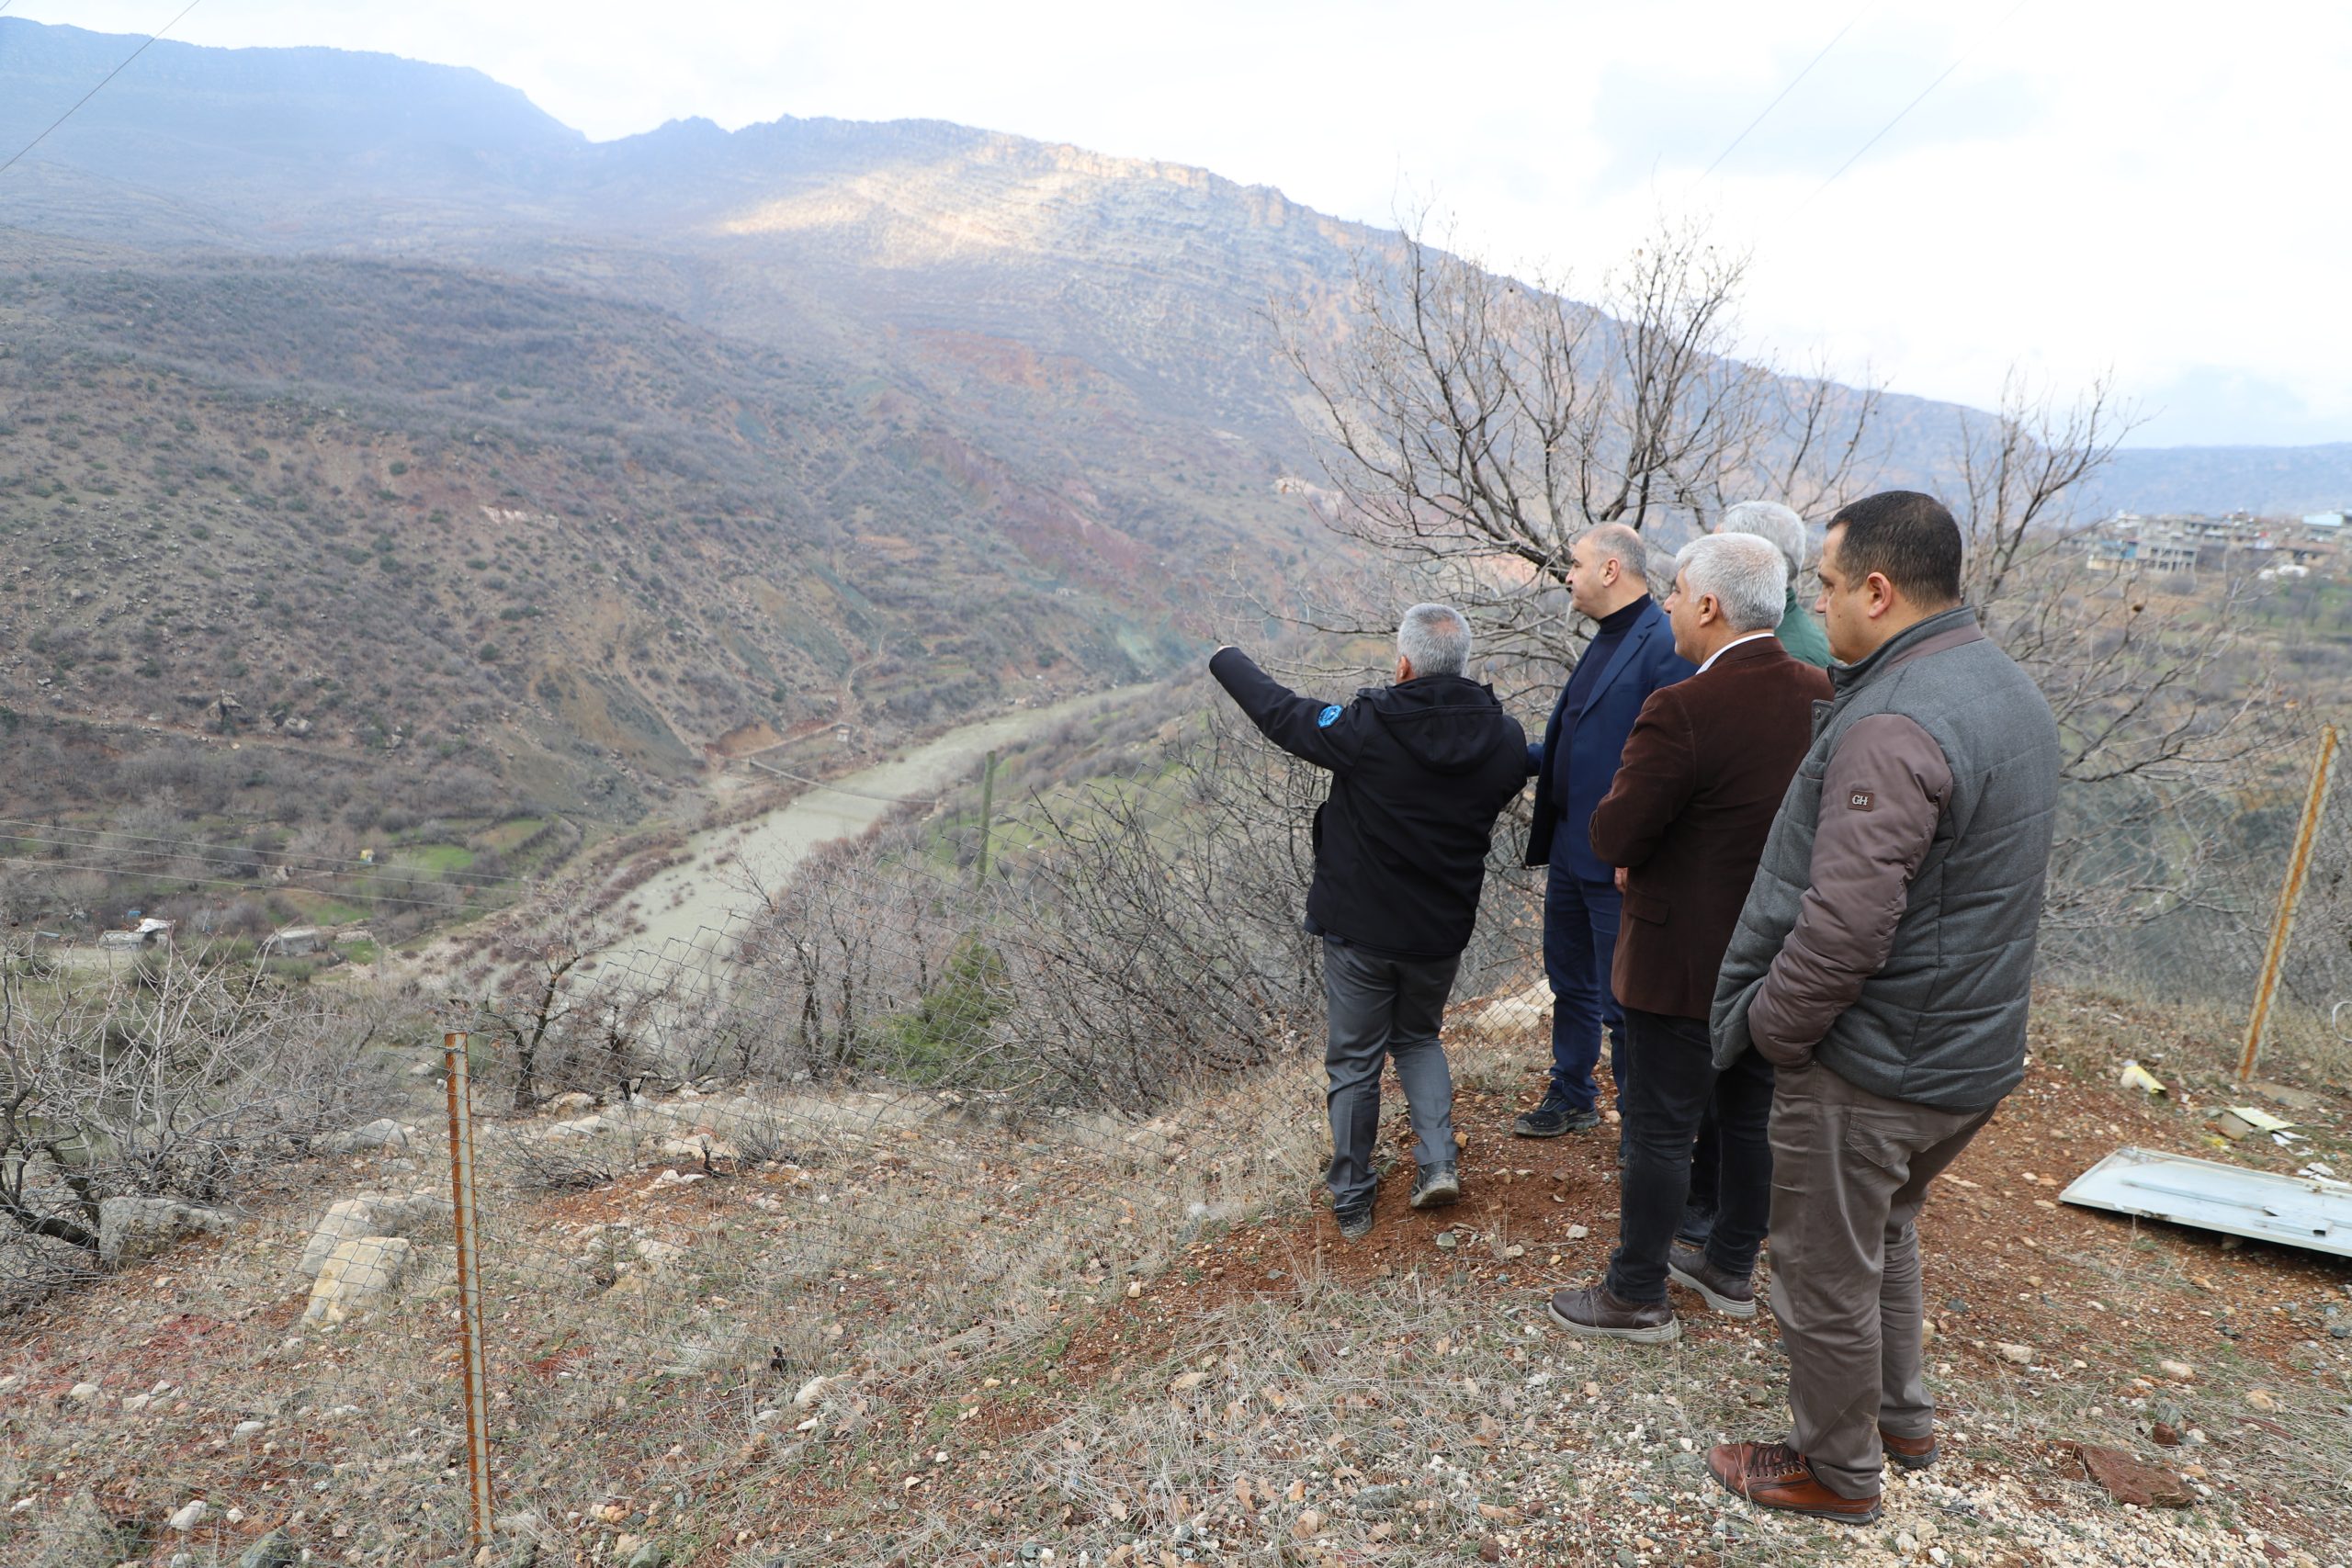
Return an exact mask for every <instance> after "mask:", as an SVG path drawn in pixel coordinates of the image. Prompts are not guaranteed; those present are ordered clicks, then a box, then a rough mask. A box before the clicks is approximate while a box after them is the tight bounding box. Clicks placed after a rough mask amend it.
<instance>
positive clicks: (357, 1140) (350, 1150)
mask: <svg viewBox="0 0 2352 1568" xmlns="http://www.w3.org/2000/svg"><path fill="white" fill-rule="evenodd" d="M412 1135H413V1134H412V1133H411V1130H410V1129H409V1128H406V1127H403V1126H401V1124H400V1123H399V1122H395V1121H393V1120H392V1119H391V1118H390V1117H389V1116H379V1117H378V1118H377V1119H376V1120H375V1121H373V1122H368V1124H367V1125H366V1126H364V1127H351V1128H346V1129H345V1130H344V1131H343V1132H340V1133H330V1134H327V1135H326V1136H325V1137H323V1138H322V1139H320V1140H319V1148H320V1150H321V1151H322V1153H325V1154H331V1155H357V1154H366V1153H367V1152H368V1150H370V1149H405V1148H407V1147H408V1145H409V1139H410V1138H411V1136H412Z"/></svg>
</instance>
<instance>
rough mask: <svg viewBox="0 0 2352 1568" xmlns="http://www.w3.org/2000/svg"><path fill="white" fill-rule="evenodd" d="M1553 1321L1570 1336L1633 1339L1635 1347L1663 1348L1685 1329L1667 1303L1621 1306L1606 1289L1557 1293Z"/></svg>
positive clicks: (1551, 1309)
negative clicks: (1656, 1346)
mask: <svg viewBox="0 0 2352 1568" xmlns="http://www.w3.org/2000/svg"><path fill="white" fill-rule="evenodd" d="M1549 1310H1550V1312H1551V1314H1552V1321H1553V1322H1554V1323H1556V1324H1558V1325H1560V1326H1561V1327H1562V1328H1565V1329H1566V1330H1567V1331H1568V1332H1569V1333H1571V1334H1584V1335H1589V1336H1591V1337H1594V1338H1598V1339H1630V1340H1632V1341H1634V1343H1635V1344H1636V1345H1664V1344H1667V1343H1668V1342H1669V1341H1672V1340H1675V1339H1679V1338H1680V1337H1682V1325H1681V1324H1679V1322H1677V1321H1676V1320H1675V1316H1674V1309H1673V1308H1672V1307H1670V1306H1668V1305H1667V1304H1666V1303H1664V1302H1656V1303H1649V1304H1647V1305H1637V1304H1635V1303H1633V1302H1621V1301H1619V1300H1618V1299H1617V1298H1616V1297H1615V1296H1612V1295H1611V1294H1610V1293H1609V1287H1608V1286H1606V1285H1594V1286H1591V1287H1589V1289H1586V1290H1581V1291H1555V1292H1552V1304H1551V1307H1550V1309H1549Z"/></svg>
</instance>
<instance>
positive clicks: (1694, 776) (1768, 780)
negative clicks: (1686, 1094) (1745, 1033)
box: [1592, 637, 1829, 1018]
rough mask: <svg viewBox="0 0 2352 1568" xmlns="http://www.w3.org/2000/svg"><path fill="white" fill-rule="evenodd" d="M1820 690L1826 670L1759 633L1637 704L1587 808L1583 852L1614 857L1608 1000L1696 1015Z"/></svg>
mask: <svg viewBox="0 0 2352 1568" xmlns="http://www.w3.org/2000/svg"><path fill="white" fill-rule="evenodd" d="M1828 700H1829V676H1828V674H1827V673H1826V671H1821V670H1817V669H1815V668H1814V667H1813V666H1812V665H1810V664H1805V663H1802V662H1800V661H1799V660H1794V659H1792V658H1790V657H1789V655H1788V654H1787V653H1786V652H1784V651H1783V650H1782V649H1781V644H1780V640H1779V639H1778V638H1777V637H1758V638H1757V639H1755V640H1754V641H1752V642H1744V643H1741V644H1739V645H1738V646H1737V647H1735V648H1729V649H1724V653H1723V656H1722V657H1721V658H1719V659H1717V660H1715V662H1714V663H1713V665H1711V666H1709V667H1708V668H1707V669H1706V670H1705V671H1702V673H1700V674H1697V675H1693V676H1691V677H1690V678H1689V679H1688V680H1684V681H1679V682H1675V683H1674V684H1673V685H1671V686H1662V687H1660V688H1659V689H1658V690H1657V691H1655V692H1653V693H1651V694H1650V696H1649V700H1648V701H1646V702H1645V703H1644V704H1643V705H1642V715H1641V717H1640V718H1638V719H1636V720H1635V721H1634V730H1633V733H1632V735H1630V736H1629V737H1627V738H1626V741H1625V754H1624V759H1623V761H1621V762H1620V763H1619V764H1618V768H1617V781H1616V783H1615V784H1612V785H1611V787H1610V791H1609V793H1608V795H1605V796H1604V797H1602V799H1601V802H1600V806H1598V807H1595V808H1594V810H1593V814H1592V850H1593V853H1594V854H1596V855H1598V856H1600V859H1601V861H1602V862H1603V863H1606V864H1609V865H1615V866H1623V867H1624V868H1625V900H1624V919H1623V922H1622V923H1621V924H1620V926H1619V928H1618V932H1617V960H1616V964H1615V967H1614V968H1613V969H1612V970H1611V973H1610V980H1611V984H1612V985H1613V986H1614V987H1615V988H1616V992H1617V999H1618V1001H1619V1002H1621V1003H1623V1005H1624V1006H1626V1007H1629V1008H1638V1009H1640V1010H1642V1011H1644V1012H1654V1013H1661V1014H1664V1015H1665V1016H1667V1017H1668V1018H1705V1017H1707V1016H1708V1012H1709V1010H1710V1009H1711V1008H1712V1007H1713V1003H1714V999H1715V972H1716V970H1718V969H1719V968H1721V967H1722V965H1723V959H1724V948H1725V947H1727V946H1728V945H1730V942H1731V933H1732V931H1733V928H1735V927H1736V926H1737V925H1738V923H1739V910H1740V906H1741V905H1742V904H1743V903H1745V902H1746V901H1747V886H1748V884H1749V883H1750V882H1752V881H1754V880H1755V877H1756V863H1757V861H1758V859H1759V858H1760V857H1761V856H1762V855H1763V853H1764V840H1765V838H1766V836H1767V835H1768V834H1770V831H1771V829H1772V816H1773V813H1774V812H1776V811H1777V810H1779V809H1780V805H1781V796H1782V795H1785V794H1787V793H1788V787H1789V780H1790V779H1791V778H1792V777H1793V776H1794V775H1795V773H1796V771H1797V764H1798V763H1800V762H1802V761H1804V755H1805V750H1806V748H1807V747H1808V746H1810V745H1811V744H1812V741H1813V717H1814V708H1813V705H1814V704H1815V703H1817V702H1818V703H1826V702H1827V701H1828Z"/></svg>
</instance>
